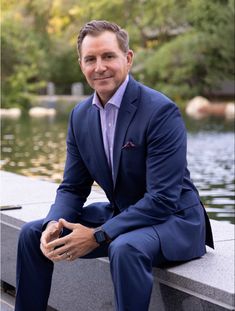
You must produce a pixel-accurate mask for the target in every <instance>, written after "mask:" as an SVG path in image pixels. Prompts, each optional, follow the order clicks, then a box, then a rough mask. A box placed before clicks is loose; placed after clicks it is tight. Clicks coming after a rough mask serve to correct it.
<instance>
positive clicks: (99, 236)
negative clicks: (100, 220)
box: [94, 227, 110, 245]
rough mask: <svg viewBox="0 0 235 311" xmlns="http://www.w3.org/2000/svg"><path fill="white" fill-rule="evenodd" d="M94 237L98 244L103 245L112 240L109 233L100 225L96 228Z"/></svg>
mask: <svg viewBox="0 0 235 311" xmlns="http://www.w3.org/2000/svg"><path fill="white" fill-rule="evenodd" d="M94 237H95V240H96V242H97V243H98V244H100V245H102V244H104V243H107V242H110V239H109V238H108V236H107V234H106V233H105V231H104V229H103V228H102V227H98V228H95V229H94Z"/></svg>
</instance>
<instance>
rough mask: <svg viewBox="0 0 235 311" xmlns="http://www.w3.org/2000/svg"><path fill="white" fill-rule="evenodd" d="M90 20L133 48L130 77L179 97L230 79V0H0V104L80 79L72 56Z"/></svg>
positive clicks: (23, 99) (60, 89) (21, 101)
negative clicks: (123, 36)
mask: <svg viewBox="0 0 235 311" xmlns="http://www.w3.org/2000/svg"><path fill="white" fill-rule="evenodd" d="M91 19H107V20H110V21H114V22H116V23H118V24H120V25H121V26H122V27H123V28H125V29H127V30H128V32H129V34H130V44H131V48H132V49H133V50H134V51H135V62H134V67H133V71H132V73H133V75H134V76H136V77H137V78H138V79H140V80H141V81H143V82H144V83H146V84H148V85H149V86H152V87H154V88H156V89H158V90H160V91H163V92H165V93H166V94H167V95H169V96H171V97H173V98H175V99H182V98H187V97H190V96H194V95H196V94H203V93H204V92H207V93H208V92H210V90H211V88H214V87H216V85H218V83H219V82H220V81H223V80H228V79H234V0H207V1H204V0H188V1H186V0H135V1H134V0H112V1H109V0H99V1H87V0H80V1H77V0H67V1H62V0H17V1H16V0H2V21H1V26H2V32H1V42H2V81H3V82H2V102H3V106H12V105H16V104H18V105H21V106H25V105H26V103H27V102H28V103H29V101H30V95H32V94H37V93H39V92H40V91H41V90H42V89H43V87H45V85H46V81H53V82H55V84H56V85H57V86H58V90H57V91H58V93H64V92H68V91H69V86H70V85H71V84H72V83H73V82H76V81H82V82H84V83H85V81H84V77H83V76H82V74H81V72H80V70H79V66H78V64H77V55H76V37H77V34H78V31H79V29H80V27H81V26H82V25H83V24H84V23H85V22H87V21H89V20H91Z"/></svg>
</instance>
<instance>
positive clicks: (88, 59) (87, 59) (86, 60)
mask: <svg viewBox="0 0 235 311" xmlns="http://www.w3.org/2000/svg"><path fill="white" fill-rule="evenodd" d="M92 62H94V58H86V59H85V63H87V64H88V63H92Z"/></svg>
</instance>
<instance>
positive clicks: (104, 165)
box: [88, 105, 113, 192]
mask: <svg viewBox="0 0 235 311" xmlns="http://www.w3.org/2000/svg"><path fill="white" fill-rule="evenodd" d="M88 128H89V134H90V139H91V146H92V156H93V158H95V161H96V170H98V171H99V177H100V180H102V181H103V183H102V185H101V186H103V187H104V188H106V189H107V188H108V189H109V191H111V192H112V189H113V182H112V175H111V170H110V168H109V165H108V162H107V158H106V155H105V151H104V144H103V137H102V130H101V124H100V115H99V110H98V108H97V107H94V105H91V108H90V113H89V119H88Z"/></svg>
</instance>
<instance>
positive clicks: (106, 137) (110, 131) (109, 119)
mask: <svg viewBox="0 0 235 311" xmlns="http://www.w3.org/2000/svg"><path fill="white" fill-rule="evenodd" d="M128 81H129V75H127V77H126V79H125V81H124V82H123V83H122V84H121V85H120V87H119V88H118V89H117V91H116V92H115V94H114V95H113V96H112V97H111V98H110V99H109V101H108V102H107V103H106V104H105V106H104V107H103V106H102V104H101V103H100V100H99V97H98V95H97V93H96V92H95V94H94V97H93V100H92V105H95V106H96V107H98V109H99V112H100V122H101V130H102V136H103V142H104V150H105V154H106V157H107V160H108V164H109V166H110V168H111V170H112V177H113V144H114V135H115V128H116V122H117V116H118V111H119V108H120V105H121V102H122V98H123V95H124V92H125V90H126V87H127V83H128Z"/></svg>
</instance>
